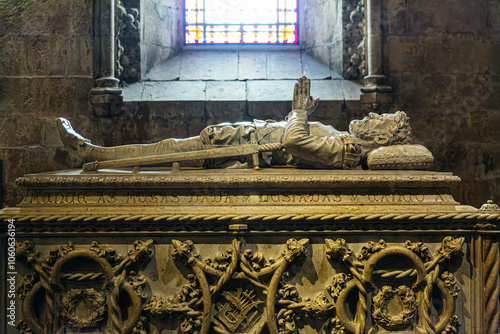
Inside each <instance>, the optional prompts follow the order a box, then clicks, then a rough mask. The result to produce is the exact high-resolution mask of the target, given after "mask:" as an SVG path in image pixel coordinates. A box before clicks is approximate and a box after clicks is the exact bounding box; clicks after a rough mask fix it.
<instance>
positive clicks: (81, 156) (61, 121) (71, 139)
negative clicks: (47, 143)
mask: <svg viewBox="0 0 500 334" xmlns="http://www.w3.org/2000/svg"><path fill="white" fill-rule="evenodd" d="M56 127H57V131H58V132H59V137H60V138H61V141H62V142H63V144H64V146H65V147H66V149H67V150H68V152H69V155H70V156H71V160H72V161H73V163H74V164H75V165H79V166H81V165H82V164H83V163H84V162H85V148H86V147H87V146H88V144H90V140H89V139H87V138H84V137H83V136H82V135H80V134H78V133H76V132H75V130H73V127H72V126H71V123H70V122H69V121H68V120H67V119H65V118H62V117H59V118H57V119H56Z"/></svg>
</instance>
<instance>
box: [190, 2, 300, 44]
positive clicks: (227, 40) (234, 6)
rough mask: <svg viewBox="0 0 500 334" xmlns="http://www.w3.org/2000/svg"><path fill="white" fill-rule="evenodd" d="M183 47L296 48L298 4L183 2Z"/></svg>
mask: <svg viewBox="0 0 500 334" xmlns="http://www.w3.org/2000/svg"><path fill="white" fill-rule="evenodd" d="M184 4H185V20H184V28H185V43H186V44H296V43H298V38H297V34H298V27H297V22H298V15H297V0H274V1H272V0H252V1H248V0H185V2H184Z"/></svg>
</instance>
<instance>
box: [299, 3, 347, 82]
mask: <svg viewBox="0 0 500 334" xmlns="http://www.w3.org/2000/svg"><path fill="white" fill-rule="evenodd" d="M299 12H300V14H301V15H300V16H299V19H300V22H299V24H300V27H299V34H300V35H299V39H300V48H301V49H302V50H305V51H306V52H308V53H309V54H311V55H312V56H313V57H314V58H316V59H318V60H320V61H321V62H322V63H323V64H327V65H329V66H330V67H331V68H333V69H334V70H335V71H337V72H339V73H340V72H342V1H324V0H301V1H299Z"/></svg>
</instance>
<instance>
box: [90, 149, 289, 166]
mask: <svg viewBox="0 0 500 334" xmlns="http://www.w3.org/2000/svg"><path fill="white" fill-rule="evenodd" d="M281 148H282V144H281V143H273V144H264V145H258V144H243V145H232V146H231V145H230V146H225V147H218V148H210V149H205V150H199V151H189V152H177V153H168V154H159V155H148V156H144V157H136V158H124V159H116V160H105V161H93V162H87V163H85V164H83V170H85V171H96V170H98V169H103V168H119V167H130V166H144V165H154V164H163V163H170V162H171V163H174V162H181V161H192V160H202V159H216V158H227V157H238V156H245V155H252V157H253V165H254V168H257V169H258V168H259V166H258V154H259V152H270V151H275V150H279V149H281Z"/></svg>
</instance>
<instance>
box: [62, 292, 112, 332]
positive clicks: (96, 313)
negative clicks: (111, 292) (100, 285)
mask: <svg viewBox="0 0 500 334" xmlns="http://www.w3.org/2000/svg"><path fill="white" fill-rule="evenodd" d="M80 302H84V303H89V306H90V307H91V309H92V312H91V313H90V314H89V315H88V316H87V317H82V316H80V315H77V313H76V308H77V306H78V304H79V303H80ZM61 306H62V311H61V316H62V317H63V318H65V319H66V321H67V323H68V324H69V325H71V326H74V327H77V328H88V327H94V326H96V325H97V324H98V323H99V322H100V321H102V320H103V319H104V314H105V312H106V297H105V296H104V295H103V294H101V293H99V292H98V291H97V290H96V289H93V288H89V289H71V290H70V291H68V292H67V293H65V294H64V296H63V297H62V299H61Z"/></svg>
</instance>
